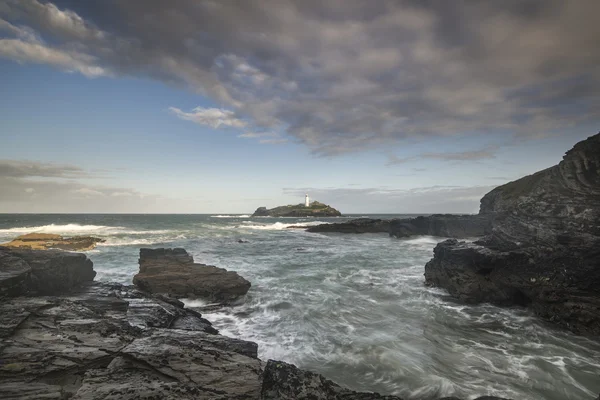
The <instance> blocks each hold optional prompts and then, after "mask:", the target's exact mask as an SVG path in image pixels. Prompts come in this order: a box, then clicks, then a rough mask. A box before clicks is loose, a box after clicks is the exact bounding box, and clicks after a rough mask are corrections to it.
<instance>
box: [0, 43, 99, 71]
mask: <svg viewBox="0 0 600 400" xmlns="http://www.w3.org/2000/svg"><path fill="white" fill-rule="evenodd" d="M0 57H5V58H10V59H13V60H15V61H18V62H21V63H25V62H31V63H37V64H50V65H53V66H55V67H57V68H60V69H62V70H64V71H67V72H79V73H81V74H83V75H85V76H87V77H88V78H95V77H98V76H102V75H109V73H108V72H107V71H106V70H105V69H104V68H102V67H99V66H97V65H95V64H94V61H95V59H94V57H91V56H89V55H87V54H83V53H79V52H77V51H65V50H60V49H55V48H52V47H47V46H44V45H42V44H39V43H30V42H25V41H23V40H19V39H0Z"/></svg>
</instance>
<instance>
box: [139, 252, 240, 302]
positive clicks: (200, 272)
mask: <svg viewBox="0 0 600 400" xmlns="http://www.w3.org/2000/svg"><path fill="white" fill-rule="evenodd" d="M139 263H140V272H139V273H138V274H137V275H135V276H134V277H133V283H134V284H135V285H137V286H138V287H139V288H141V289H142V290H145V291H148V292H151V293H163V294H168V295H171V296H174V297H179V298H184V297H199V298H202V299H206V300H209V301H214V302H219V303H225V304H226V303H231V302H235V301H236V300H238V299H239V298H241V297H243V296H244V295H245V294H246V293H247V292H248V290H249V289H250V282H248V281H247V280H246V279H244V278H242V277H241V276H240V275H238V274H237V273H236V272H233V271H227V270H226V269H223V268H217V267H214V266H211V265H204V264H196V263H194V259H193V258H192V256H190V255H189V254H188V253H187V252H186V251H185V250H184V249H141V250H140V260H139Z"/></svg>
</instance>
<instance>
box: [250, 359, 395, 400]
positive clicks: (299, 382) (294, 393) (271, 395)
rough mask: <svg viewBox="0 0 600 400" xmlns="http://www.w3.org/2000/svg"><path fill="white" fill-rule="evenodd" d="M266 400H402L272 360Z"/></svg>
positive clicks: (265, 384) (264, 387)
mask: <svg viewBox="0 0 600 400" xmlns="http://www.w3.org/2000/svg"><path fill="white" fill-rule="evenodd" d="M261 399H263V400H303V399H304V400H308V399H310V400H335V399H345V400H402V399H401V398H400V397H396V396H382V395H380V394H378V393H367V392H363V393H360V392H355V391H352V390H349V389H346V388H343V387H341V386H339V385H337V384H336V383H334V382H332V381H330V380H328V379H325V378H324V377H323V376H322V375H319V374H315V373H314V372H310V371H304V370H301V369H299V368H297V367H296V366H295V365H292V364H287V363H284V362H282V361H275V360H269V361H268V362H267V365H266V367H265V370H264V374H263V385H262V391H261Z"/></svg>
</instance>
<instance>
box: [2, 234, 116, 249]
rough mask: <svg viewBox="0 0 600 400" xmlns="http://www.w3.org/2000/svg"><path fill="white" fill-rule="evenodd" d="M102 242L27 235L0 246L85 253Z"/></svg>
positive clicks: (96, 239)
mask: <svg viewBox="0 0 600 400" xmlns="http://www.w3.org/2000/svg"><path fill="white" fill-rule="evenodd" d="M102 242H104V240H103V239H100V238H95V237H91V236H72V237H63V236H60V235H54V234H50V233H28V234H26V235H21V236H18V237H16V238H14V239H13V240H11V241H10V242H8V243H3V244H1V245H0V246H5V247H14V248H24V249H30V250H47V249H57V250H67V251H86V250H92V249H93V248H94V247H96V244H97V243H102Z"/></svg>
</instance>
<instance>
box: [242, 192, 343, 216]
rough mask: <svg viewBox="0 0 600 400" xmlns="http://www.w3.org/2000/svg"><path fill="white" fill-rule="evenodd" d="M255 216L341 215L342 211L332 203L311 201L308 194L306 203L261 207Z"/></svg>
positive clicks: (255, 212)
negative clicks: (269, 207) (331, 204)
mask: <svg viewBox="0 0 600 400" xmlns="http://www.w3.org/2000/svg"><path fill="white" fill-rule="evenodd" d="M252 216H253V217H341V216H342V213H341V212H339V211H338V210H336V209H335V208H333V207H331V206H330V205H327V204H323V203H320V202H318V201H310V200H309V197H308V195H306V197H305V200H304V204H293V205H287V206H280V207H275V208H271V209H267V207H259V208H257V209H256V211H254V214H252Z"/></svg>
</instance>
